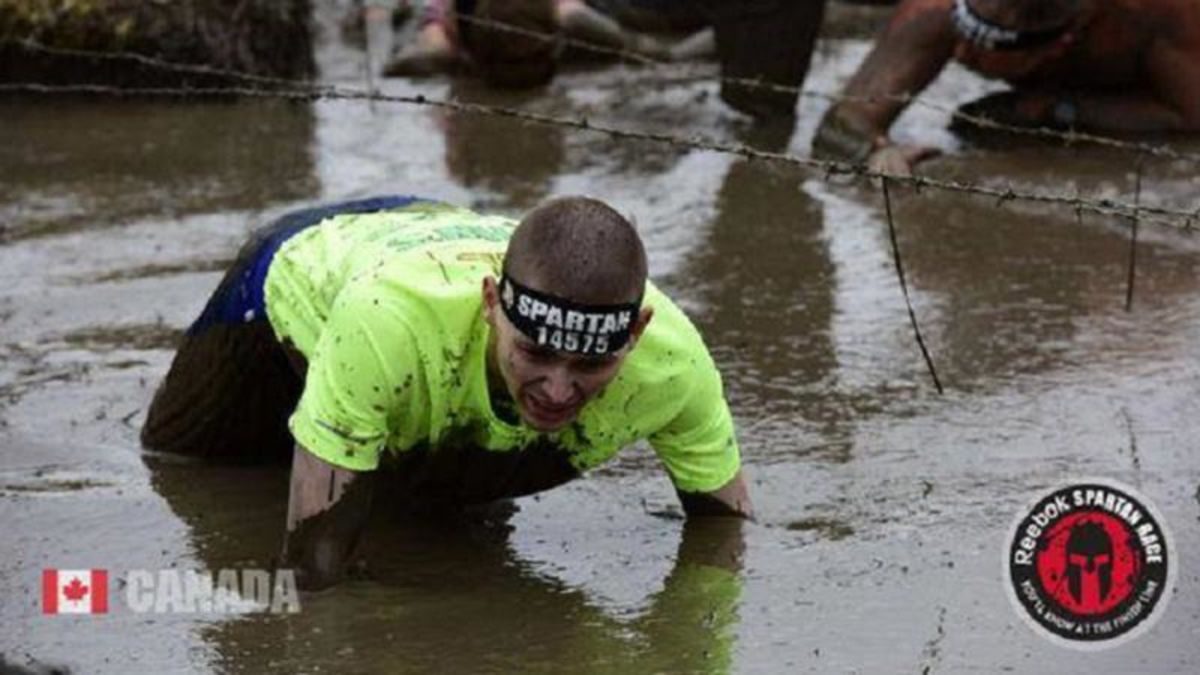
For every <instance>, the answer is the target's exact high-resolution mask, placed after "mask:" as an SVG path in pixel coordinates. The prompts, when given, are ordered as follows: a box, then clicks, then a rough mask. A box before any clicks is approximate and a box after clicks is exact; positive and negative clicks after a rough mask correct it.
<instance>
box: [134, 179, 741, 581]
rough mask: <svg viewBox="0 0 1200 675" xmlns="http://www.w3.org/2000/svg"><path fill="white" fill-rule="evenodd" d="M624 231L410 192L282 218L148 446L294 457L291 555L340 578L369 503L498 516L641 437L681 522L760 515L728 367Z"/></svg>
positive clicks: (160, 403)
mask: <svg viewBox="0 0 1200 675" xmlns="http://www.w3.org/2000/svg"><path fill="white" fill-rule="evenodd" d="M646 274H647V267H646V254H645V251H644V249H643V247H642V242H641V240H640V238H639V237H638V234H637V232H636V231H635V230H634V228H633V226H632V225H631V224H630V223H629V221H627V220H626V219H625V218H624V217H622V216H621V215H620V214H618V213H617V212H616V211H614V210H613V209H612V208H610V207H609V206H607V205H605V204H604V203H602V202H599V201H596V200H593V199H587V198H581V197H570V198H562V199H556V200H553V201H550V202H547V203H545V204H543V205H542V206H539V207H538V208H536V209H534V210H533V211H531V212H530V213H529V214H527V215H526V216H525V217H524V218H523V219H522V220H521V221H520V223H519V224H516V226H515V228H514V223H513V222H511V221H509V220H507V219H505V218H501V217H495V216H485V215H479V214H476V213H473V212H471V211H468V210H466V209H462V208H457V207H454V206H450V205H446V204H441V203H436V202H430V201H424V200H420V199H416V198H412V197H384V198H376V199H369V200H363V201H357V202H349V203H342V204H336V205H333V206H328V207H323V208H316V209H309V210H305V211H300V212H296V213H292V214H289V215H286V216H284V217H283V218H281V219H279V220H278V221H276V222H275V223H273V224H272V225H270V226H268V227H267V228H265V229H264V230H262V231H260V232H259V234H258V235H257V236H256V237H254V238H253V239H252V240H251V241H250V242H249V243H248V244H246V246H245V247H243V249H242V251H241V253H240V254H239V256H238V259H237V261H236V262H235V263H234V264H233V266H232V268H231V269H230V270H229V271H228V272H227V273H226V275H225V277H224V279H223V280H222V281H221V284H220V286H219V287H218V288H217V290H216V292H215V293H214V294H213V296H212V298H211V299H210V300H209V302H208V304H207V306H206V307H205V308H204V310H203V312H202V314H201V315H200V317H199V318H198V319H197V320H196V322H195V323H194V324H193V325H192V326H191V327H190V328H189V329H188V331H187V333H186V335H185V337H184V339H183V342H182V344H181V346H180V348H179V351H178V353H177V354H176V356H175V359H174V361H173V363H172V364H171V368H170V371H169V373H168V374H167V377H166V379H165V380H164V382H163V384H162V385H161V386H160V388H159V390H158V392H157V393H156V395H155V397H154V401H153V403H152V405H151V407H150V411H149V414H148V417H147V420H146V424H145V427H144V428H143V430H142V441H143V443H144V444H145V446H146V447H147V448H150V449H152V450H157V451H163V452H172V453H183V454H188V455H197V456H203V457H206V458H210V459H216V460H226V461H244V462H254V461H271V460H278V461H287V460H288V459H290V460H291V487H290V497H289V501H288V516H287V533H288V535H287V541H286V544H285V551H284V557H285V560H286V562H287V564H289V565H291V566H294V567H296V568H298V571H299V573H300V582H301V585H302V586H304V587H307V588H320V587H324V586H327V585H330V584H332V583H334V582H335V581H336V580H337V579H338V578H339V577H340V576H341V575H342V573H343V571H344V569H345V567H346V565H347V563H348V561H349V559H350V558H351V556H352V555H353V552H354V548H355V546H356V544H357V543H358V540H359V539H360V537H361V534H362V532H363V529H364V525H365V521H366V518H367V516H368V514H369V511H370V506H371V502H372V499H373V498H374V499H375V501H376V502H392V503H395V502H398V501H402V502H404V503H413V504H417V505H421V506H425V507H435V506H458V505H468V504H480V503H487V502H491V501H494V500H501V499H506V498H510V497H516V496H520V495H527V494H530V493H534V492H538V491H540V490H545V489H548V488H551V487H554V486H556V485H559V484H562V483H564V482H566V481H568V480H571V479H573V478H576V477H578V476H580V475H581V474H582V473H583V472H585V471H586V470H588V469H591V468H593V467H595V466H597V465H599V464H601V463H603V462H605V461H606V460H608V459H611V458H612V457H613V456H614V455H615V454H616V453H617V451H618V450H620V449H621V448H623V447H625V446H628V445H630V444H632V443H634V442H635V441H638V440H640V439H647V440H648V441H649V442H650V445H651V446H652V447H653V448H654V450H655V451H656V453H657V454H658V456H659V458H660V459H661V461H662V462H663V465H664V466H665V468H666V470H667V473H668V474H669V475H670V477H671V480H672V482H673V483H674V485H675V488H676V490H677V491H678V494H679V496H680V499H681V502H682V504H683V507H684V510H685V512H686V513H687V514H688V515H689V516H690V515H731V516H741V517H749V516H750V515H751V505H750V500H749V496H748V491H747V488H746V484H745V481H744V480H743V478H742V472H741V465H740V459H739V453H738V446H737V442H736V438H735V436H734V427H733V422H732V419H731V417H730V413H729V408H728V406H727V404H726V402H725V400H724V397H723V393H722V385H721V379H720V375H719V374H718V372H717V370H716V367H715V366H714V364H713V361H712V359H711V357H710V356H709V354H708V351H707V349H706V348H705V346H704V343H703V342H702V340H701V338H700V336H699V334H698V333H697V331H696V329H695V328H694V327H693V326H692V324H691V323H690V322H689V321H688V319H687V318H686V317H685V316H684V315H683V313H682V312H681V311H680V310H679V309H678V308H677V307H676V306H675V305H674V304H673V303H672V302H671V301H670V300H669V299H668V298H667V297H665V296H664V295H663V294H662V293H661V292H660V291H659V290H658V289H657V288H655V286H654V285H653V284H651V283H649V282H648V281H647V279H646Z"/></svg>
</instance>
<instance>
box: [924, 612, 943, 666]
mask: <svg viewBox="0 0 1200 675" xmlns="http://www.w3.org/2000/svg"><path fill="white" fill-rule="evenodd" d="M945 639H946V608H945V607H938V623H937V635H935V636H934V637H933V639H931V640H930V641H929V642H926V643H925V649H923V650H921V653H922V654H923V655H924V656H925V663H924V664H923V665H922V666H921V675H929V674H930V673H932V672H933V669H934V667H935V666H938V665H940V664H941V661H942V640H945Z"/></svg>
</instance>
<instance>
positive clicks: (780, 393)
mask: <svg viewBox="0 0 1200 675" xmlns="http://www.w3.org/2000/svg"><path fill="white" fill-rule="evenodd" d="M789 135H790V129H788V130H785V131H780V130H779V129H777V128H774V129H773V128H769V127H758V128H754V129H751V130H747V131H744V132H743V136H744V138H743V140H744V141H746V142H749V143H751V144H753V145H755V146H757V147H760V148H764V149H767V150H781V149H783V148H785V147H786V146H787V142H788V138H789ZM805 178H806V176H805V174H804V173H803V172H802V171H800V170H798V169H795V168H792V167H787V166H782V165H778V164H768V163H764V162H757V161H751V160H742V161H738V162H735V163H733V164H732V165H731V166H730V167H729V171H728V173H727V174H726V175H725V179H724V182H723V184H722V185H721V188H720V190H719V192H718V194H717V201H716V208H717V213H716V216H715V218H714V219H713V222H712V226H711V229H710V230H709V232H708V236H707V240H706V241H705V242H704V243H703V244H702V245H699V246H696V247H695V249H694V253H693V254H692V255H691V256H690V258H689V259H688V260H687V262H685V264H684V265H683V268H682V270H681V271H680V272H679V273H678V275H677V278H673V279H671V280H670V284H671V286H672V287H673V288H678V289H682V294H683V295H684V296H685V297H687V298H688V299H689V300H691V301H693V302H695V304H697V305H699V310H698V312H697V313H696V315H695V319H696V321H697V323H698V324H700V325H701V328H702V332H703V333H704V336H705V339H706V340H707V341H708V343H709V344H710V346H711V348H712V349H713V353H714V358H715V359H716V361H717V363H719V364H721V367H722V373H723V374H724V376H725V380H726V388H727V390H728V393H729V395H730V398H731V400H732V402H733V405H734V407H735V413H736V412H738V411H746V412H745V414H743V415H741V417H744V418H749V420H750V421H753V422H754V423H755V424H759V425H763V424H765V425H770V424H771V423H772V422H771V421H772V420H773V419H775V420H779V421H781V423H784V424H786V425H788V426H790V427H793V428H795V427H796V426H799V425H802V424H803V423H804V421H810V422H812V421H816V422H818V423H820V424H823V422H821V421H822V420H825V419H829V420H830V422H829V424H836V421H835V420H834V419H833V418H835V417H837V415H836V410H835V408H836V406H834V405H833V404H832V401H833V398H832V397H831V394H833V393H834V392H833V391H832V390H833V389H834V388H835V386H834V385H835V384H836V370H837V358H836V355H835V352H834V346H833V343H832V340H831V337H830V323H831V320H832V317H833V311H834V302H833V292H834V290H835V288H836V284H835V279H834V264H833V262H832V260H831V258H830V252H829V248H828V245H827V241H826V239H825V234H824V225H823V220H822V215H823V211H822V208H821V205H820V204H819V203H817V202H816V201H815V200H813V199H812V198H811V197H810V196H808V195H807V194H805V193H804V192H802V191H801V190H800V184H801V183H802V182H803V180H804V179H805ZM843 421H844V420H843ZM826 426H827V425H826ZM842 436H843V434H842V433H841V432H840V431H839V430H838V429H834V428H825V429H823V430H822V438H821V442H822V443H829V442H831V441H833V440H834V439H836V438H840V437H842ZM774 445H779V446H784V447H788V446H792V447H790V450H791V451H794V450H795V449H796V448H795V447H794V444H790V443H778V444H774ZM835 445H836V447H837V448H838V449H837V452H839V453H840V452H843V451H844V450H845V448H844V447H843V446H841V445H839V444H835Z"/></svg>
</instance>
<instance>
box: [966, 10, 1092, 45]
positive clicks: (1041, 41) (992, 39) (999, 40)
mask: <svg viewBox="0 0 1200 675" xmlns="http://www.w3.org/2000/svg"><path fill="white" fill-rule="evenodd" d="M950 15H951V17H952V18H953V19H954V28H955V30H957V31H958V34H959V35H961V36H962V38H963V39H964V40H966V41H967V42H970V43H971V44H973V45H975V46H976V47H982V48H984V49H990V50H993V51H1013V50H1018V49H1032V48H1034V47H1041V46H1042V45H1047V44H1050V43H1051V42H1054V41H1055V40H1057V39H1058V38H1059V37H1061V36H1062V34H1063V33H1066V32H1067V29H1068V28H1070V22H1067V23H1064V24H1063V25H1061V26H1056V27H1054V28H1046V29H1043V30H1029V31H1022V30H1013V29H1012V28H1005V27H1003V26H998V25H996V24H994V23H992V22H991V21H988V20H987V19H985V18H983V17H981V16H979V14H977V13H976V12H975V10H973V9H971V5H970V4H969V3H968V2H967V0H954V9H953V10H951V12H950Z"/></svg>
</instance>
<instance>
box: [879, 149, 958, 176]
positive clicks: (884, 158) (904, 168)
mask: <svg viewBox="0 0 1200 675" xmlns="http://www.w3.org/2000/svg"><path fill="white" fill-rule="evenodd" d="M939 154H941V150H938V149H937V148H933V147H930V146H927V145H903V144H890V145H885V146H883V147H882V148H879V149H878V150H876V151H874V152H872V153H871V156H870V157H869V158H868V159H867V168H868V169H869V170H871V171H873V172H875V173H882V174H887V175H890V176H911V175H912V171H913V167H914V166H916V165H917V163H918V162H921V161H923V160H926V159H929V158H931V157H936V156H937V155H939Z"/></svg>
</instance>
